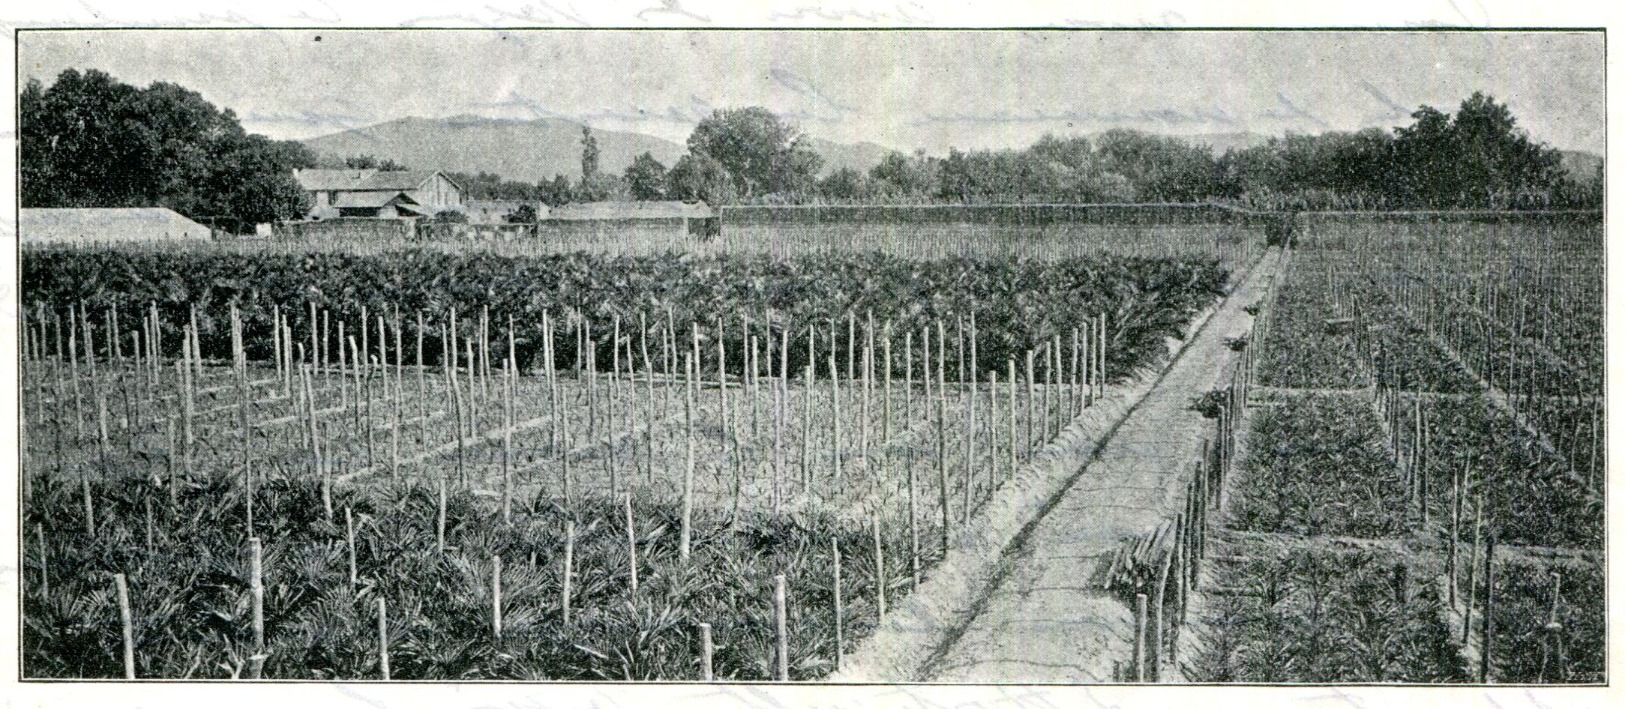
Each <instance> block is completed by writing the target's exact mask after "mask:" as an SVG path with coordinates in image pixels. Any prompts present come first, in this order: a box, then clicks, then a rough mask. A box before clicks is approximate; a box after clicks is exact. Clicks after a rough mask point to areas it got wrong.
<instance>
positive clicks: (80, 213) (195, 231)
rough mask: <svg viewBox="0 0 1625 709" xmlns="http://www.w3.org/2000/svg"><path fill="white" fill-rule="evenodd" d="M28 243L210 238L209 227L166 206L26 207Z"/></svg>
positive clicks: (20, 227) (21, 216) (22, 215)
mask: <svg viewBox="0 0 1625 709" xmlns="http://www.w3.org/2000/svg"><path fill="white" fill-rule="evenodd" d="M17 235H18V237H19V238H20V239H21V241H22V243H24V244H64V243H69V244H104V243H112V242H135V241H175V240H182V239H185V240H199V241H207V240H208V239H209V238H210V237H211V236H212V234H211V233H210V231H209V227H206V226H204V225H202V224H199V223H197V222H194V221H192V220H190V219H187V218H186V217H183V216H181V215H179V214H176V213H175V212H174V211H173V210H170V209H167V208H164V207H118V208H71V209H24V210H21V211H20V212H19V213H18V215H17Z"/></svg>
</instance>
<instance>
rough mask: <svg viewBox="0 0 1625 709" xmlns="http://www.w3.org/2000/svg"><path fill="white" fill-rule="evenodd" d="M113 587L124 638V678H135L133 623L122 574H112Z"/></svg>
mask: <svg viewBox="0 0 1625 709" xmlns="http://www.w3.org/2000/svg"><path fill="white" fill-rule="evenodd" d="M113 587H114V589H115V590H116V591H117V593H118V619H119V626H120V630H121V631H122V634H123V638H124V679H135V623H134V620H133V619H132V618H131V615H132V614H131V612H130V586H129V584H128V583H127V582H125V580H124V574H113Z"/></svg>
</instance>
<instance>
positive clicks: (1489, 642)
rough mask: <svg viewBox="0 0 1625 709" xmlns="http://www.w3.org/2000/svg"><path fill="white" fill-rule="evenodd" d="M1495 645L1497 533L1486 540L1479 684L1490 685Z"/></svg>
mask: <svg viewBox="0 0 1625 709" xmlns="http://www.w3.org/2000/svg"><path fill="white" fill-rule="evenodd" d="M1494 645H1495V533H1494V532H1490V534H1489V535H1488V538H1486V539H1485V540H1484V637H1483V642H1481V643H1479V652H1478V683H1479V684H1489V683H1490V680H1491V678H1490V668H1491V667H1492V666H1493V661H1492V660H1491V657H1492V655H1493V651H1494Z"/></svg>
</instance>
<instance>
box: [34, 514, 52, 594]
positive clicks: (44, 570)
mask: <svg viewBox="0 0 1625 709" xmlns="http://www.w3.org/2000/svg"><path fill="white" fill-rule="evenodd" d="M34 539H35V541H36V543H37V544H39V584H40V595H41V596H42V597H44V598H50V597H51V571H50V568H49V566H48V565H47V562H48V561H49V556H48V554H47V551H46V546H45V525H44V524H35V525H34Z"/></svg>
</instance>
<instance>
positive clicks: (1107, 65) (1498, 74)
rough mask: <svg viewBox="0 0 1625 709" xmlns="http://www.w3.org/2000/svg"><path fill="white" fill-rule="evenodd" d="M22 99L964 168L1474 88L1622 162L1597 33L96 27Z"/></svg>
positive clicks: (320, 126)
mask: <svg viewBox="0 0 1625 709" xmlns="http://www.w3.org/2000/svg"><path fill="white" fill-rule="evenodd" d="M17 51H18V72H19V74H20V78H21V79H22V81H20V82H19V86H21V85H22V83H23V82H24V81H26V80H27V79H29V78H36V79H39V80H40V81H42V82H44V83H46V84H49V83H50V82H51V81H52V80H54V78H55V77H56V75H57V74H58V73H60V72H61V71H63V70H64V69H68V68H78V69H86V68H96V69H101V70H103V71H106V72H108V73H110V74H112V75H113V76H114V77H116V78H117V79H119V80H121V81H124V82H126V83H131V84H135V85H138V86H146V85H148V84H150V83H152V82H154V81H168V82H173V83H178V84H180V85H183V86H185V87H187V88H190V89H193V90H196V91H198V92H199V93H201V94H202V95H203V97H204V98H205V99H207V100H209V101H211V102H213V103H214V104H216V105H218V106H221V107H224V108H230V109H232V110H234V111H235V112H236V113H237V115H238V117H239V118H240V119H241V120H242V122H243V125H244V127H245V128H247V129H248V130H250V131H253V132H257V133H263V134H265V135H268V136H271V137H273V138H284V139H299V138H308V137H314V136H318V135H324V134H328V133H333V132H337V131H341V130H345V129H349V128H358V127H364V126H367V125H372V124H375V123H379V122H383V121H388V120H393V119H397V118H403V117H407V116H416V117H423V118H436V117H448V116H456V115H478V116H487V117H493V118H522V119H523V118H537V117H562V118H569V119H572V120H577V121H581V122H584V123H587V124H589V125H591V126H593V127H594V128H597V129H601V130H631V131H637V132H642V133H647V134H650V135H655V136H659V137H662V138H666V139H669V140H673V141H675V142H679V143H681V142H683V141H684V140H686V138H687V137H688V134H689V132H690V131H691V130H692V129H693V127H694V124H695V123H697V122H698V121H699V120H700V119H701V118H703V117H705V116H707V115H709V114H710V113H711V111H712V110H713V109H716V108H723V107H739V106H749V105H760V106H766V107H767V108H768V109H770V110H772V111H774V112H775V113H778V114H779V115H781V116H783V117H785V118H787V119H789V120H790V121H792V122H793V123H794V124H795V125H796V126H798V127H799V128H800V129H801V130H803V131H804V132H806V133H807V134H809V135H812V136H815V137H818V138H823V139H826V140H833V141H837V142H846V143H853V142H859V141H871V142H875V143H879V144H881V145H884V146H886V147H889V148H895V149H901V150H904V151H912V150H915V149H923V150H926V151H927V152H930V153H943V152H946V151H947V149H948V148H949V147H950V146H952V147H958V148H960V149H983V148H994V149H997V148H1011V147H1023V146H1026V145H1029V144H1031V143H1032V142H1033V141H1034V140H1036V139H1037V138H1038V137H1040V136H1042V135H1043V134H1045V133H1055V134H1058V135H1071V134H1089V133H1095V132H1099V131H1102V130H1106V129H1110V128H1120V127H1121V128H1136V129H1141V130H1147V131H1153V132H1158V133H1165V134H1175V135H1200V134H1212V133H1236V132H1242V131H1250V132H1255V133H1260V134H1264V135H1281V134H1283V133H1286V132H1297V133H1318V132H1322V131H1326V130H1357V129H1360V128H1366V127H1373V126H1375V127H1382V128H1390V127H1393V126H1396V125H1403V124H1406V123H1408V122H1409V121H1410V119H1409V114H1410V113H1411V112H1412V111H1414V110H1416V109H1417V107H1419V106H1421V105H1424V104H1426V105H1430V106H1434V107H1436V108H1440V109H1441V110H1447V111H1453V110H1454V109H1455V107H1456V106H1457V105H1459V104H1460V103H1461V101H1462V100H1463V99H1465V98H1466V97H1468V96H1469V95H1471V94H1472V93H1473V92H1474V91H1484V92H1486V93H1488V94H1490V95H1492V96H1494V97H1495V98H1496V99H1497V100H1499V101H1501V102H1504V103H1506V104H1508V105H1509V106H1510V108H1511V109H1512V112H1513V114H1514V115H1515V116H1517V118H1518V120H1519V123H1520V125H1521V126H1523V127H1524V128H1525V129H1526V130H1528V131H1529V134H1530V135H1531V137H1532V138H1534V139H1535V140H1537V141H1541V142H1545V143H1548V144H1550V145H1551V146H1553V147H1557V148H1564V149H1575V150H1588V151H1592V152H1596V153H1599V154H1600V153H1602V152H1603V151H1604V136H1605V129H1606V118H1605V103H1604V88H1605V80H1604V62H1603V38H1602V34H1601V33H1597V32H1594V33H1579V32H1546V33H1528V32H1523V33H1520V32H1389V31H1382V32H1313V31H1290V32H1286V31H1276V32H1246V31H1184V32H1155V31H1143V32H1142V31H1129V32H1123V31H1118V32H1097V31H1009V30H993V31H783V30H780V31H770V30H751V31H680V30H672V31H606V30H535V31H497V30H393V31H377V30H339V29H322V30H251V29H242V30H123V31H107V30H85V31H28V32H23V33H21V34H19V35H18V47H17Z"/></svg>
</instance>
